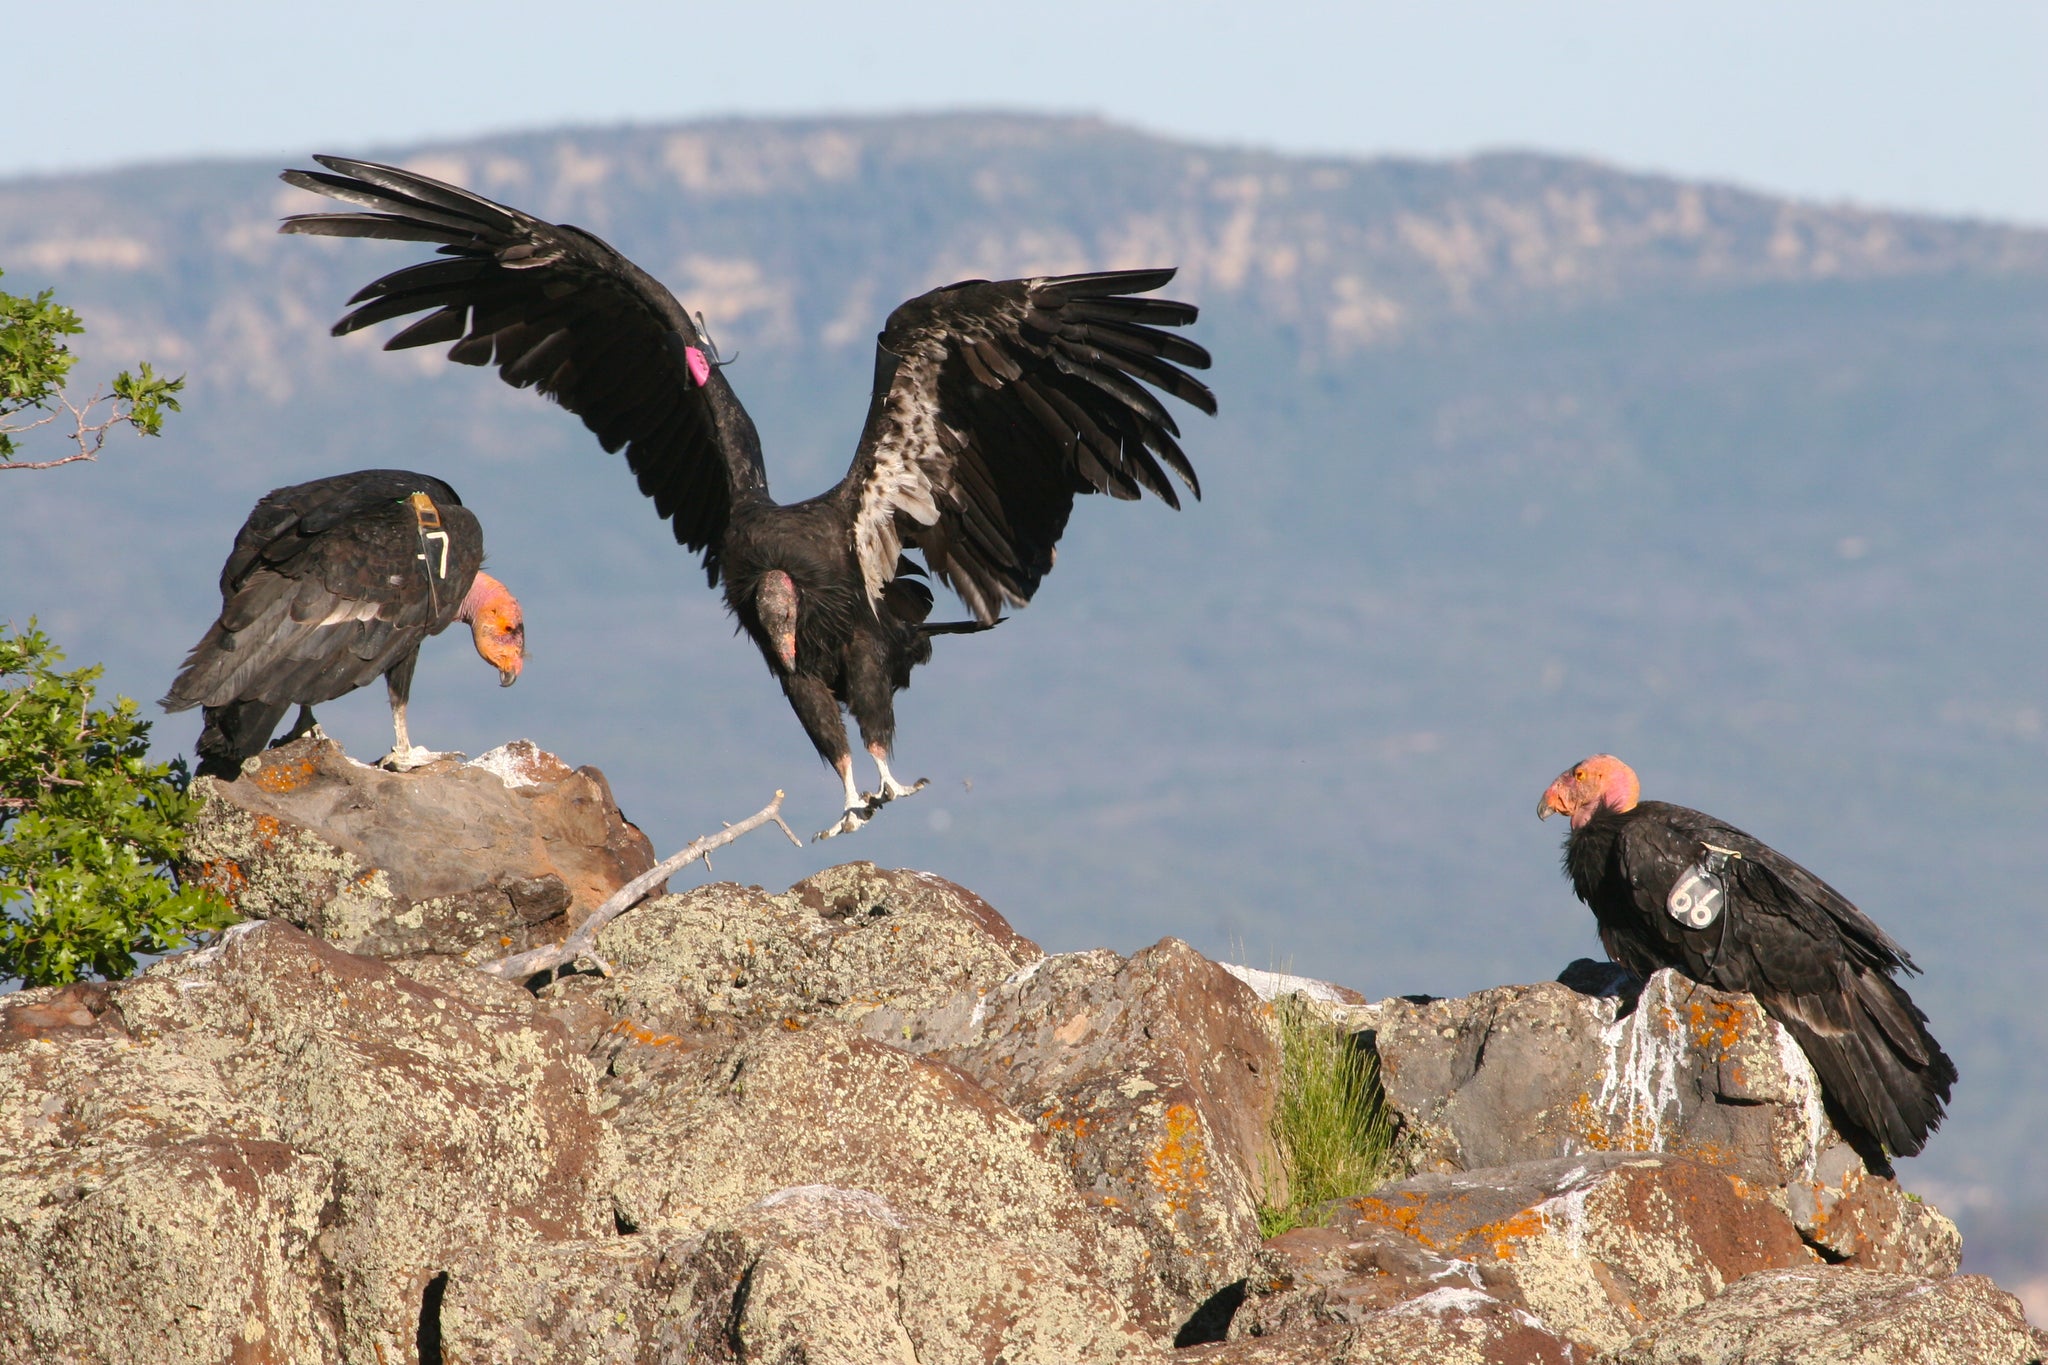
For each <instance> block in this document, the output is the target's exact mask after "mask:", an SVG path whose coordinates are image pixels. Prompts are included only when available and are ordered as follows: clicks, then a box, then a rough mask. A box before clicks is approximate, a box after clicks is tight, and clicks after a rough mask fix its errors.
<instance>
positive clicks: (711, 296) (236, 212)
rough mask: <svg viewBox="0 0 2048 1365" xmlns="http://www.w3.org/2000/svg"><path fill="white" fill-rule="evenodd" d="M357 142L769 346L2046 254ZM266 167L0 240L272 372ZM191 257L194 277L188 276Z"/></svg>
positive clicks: (1310, 349)
mask: <svg viewBox="0 0 2048 1365" xmlns="http://www.w3.org/2000/svg"><path fill="white" fill-rule="evenodd" d="M347 150H348V154H350V155H373V154H374V155H386V156H402V159H403V160H404V161H405V163H406V164H407V165H409V166H411V167H413V168H415V169H417V170H421V171H424V172H426V173H428V174H432V175H436V176H438V177H440V178H442V179H446V180H449V181H451V182H453V183H457V184H462V185H465V186H468V187H470V188H473V189H477V190H479V191H481V192H483V193H485V194H490V195H494V196H497V197H500V198H503V199H505V200H506V201H507V202H511V203H515V204H518V205H519V206H521V207H525V208H528V209H529V210H531V211H534V212H539V213H543V214H546V215H550V216H552V217H554V218H555V219H556V220H557V221H563V222H574V223H576V224H577V225H579V226H581V227H585V228H587V229H589V230H591V231H594V232H596V233H598V234H599V235H600V236H605V237H607V238H608V239H614V244H615V245H617V244H621V243H628V244H630V247H631V251H632V253H634V254H636V259H639V260H641V261H642V262H643V264H646V265H647V266H649V268H651V269H653V270H654V272H655V273H656V274H657V276H658V277H660V278H661V279H663V281H664V282H665V283H667V284H668V285H669V286H670V287H671V288H672V289H674V290H675V291H676V292H677V294H678V295H679V296H680V297H683V298H685V299H686V300H688V301H689V306H690V307H692V308H693V309H702V310H703V311H704V312H705V313H706V315H707V316H708V317H710V318H713V319H715V320H717V322H718V325H719V326H720V327H721V329H722V331H723V332H724V333H725V334H727V335H729V336H730V337H731V338H732V340H733V342H734V343H736V344H738V345H753V346H768V345H772V346H775V347H778V348H784V349H789V348H796V349H805V348H812V347H816V348H820V349H825V350H837V349H841V348H846V347H853V348H854V349H856V350H859V349H864V348H865V346H866V344H867V342H868V339H869V337H870V336H871V335H872V333H873V331H874V329H875V327H876V326H877V325H878V323H879V320H880V317H881V315H882V314H883V313H885V312H886V311H887V309H888V308H889V307H890V306H892V305H893V303H894V302H895V300H897V299H898V298H901V297H906V296H907V295H909V294H911V293H914V292H917V291H919V290H921V289H923V288H928V287H930V285H931V284H934V283H940V282H944V281H947V280H951V279H956V278H969V277H974V276H983V277H1002V276H1010V275H1017V274H1033V273H1055V272H1061V271H1070V270H1081V269H1095V268H1115V267H1130V266H1137V265H1142V264H1148V263H1153V262H1158V261H1172V262H1175V263H1177V264H1178V265H1179V267H1180V270H1181V275H1180V279H1179V281H1178V285H1179V288H1181V289H1182V290H1183V291H1184V292H1187V293H1189V294H1192V295H1196V296H1199V297H1201V298H1203V299H1205V300H1207V301H1209V302H1210V303H1211V304H1212V305H1214V304H1216V303H1218V302H1222V301H1226V300H1227V301H1228V302H1229V303H1230V304H1231V305H1233V306H1235V307H1239V308H1245V309H1253V310H1256V311H1257V312H1258V314H1259V315H1260V316H1261V317H1262V318H1264V319H1266V320H1267V321H1268V322H1269V323H1270V324H1271V325H1273V326H1276V327H1284V328H1286V329H1288V330H1289V331H1290V333H1291V334H1292V335H1293V336H1294V337H1295V338H1296V339H1297V341H1298V345H1299V347H1300V350H1301V356H1302V359H1303V360H1304V361H1306V362H1308V363H1311V364H1314V363H1341V362H1342V360H1343V359H1344V358H1345V357H1347V356H1348V355H1351V354H1352V353H1354V352H1356V351H1358V350H1359V349H1361V348H1367V347H1372V346H1377V345H1385V344H1390V343H1397V342H1400V341H1403V340H1406V339H1410V338H1413V337H1414V336H1415V335H1417V334H1418V333H1421V332H1425V331H1428V330H1430V329H1431V328H1432V327H1434V326H1438V325H1441V324H1443V323H1445V322H1455V321H1461V320H1467V319H1471V318H1476V317H1498V316H1499V315H1501V314H1503V313H1509V312H1516V311H1521V310H1526V309H1531V308H1542V307H1546V306H1550V307H1555V306H1570V305H1573V304H1585V303H1598V302H1603V301H1610V300H1613V299H1616V298H1620V297H1624V296H1636V295H1641V294H1642V293H1644V292H1646V291H1666V290H1689V289H1726V288H1731V287H1741V286H1746V285H1757V284H1769V283H1794V282H1807V283H1811V282H1816V281H1872V280H1899V279H1910V278H1927V277H1939V276H1943V275H1956V274H1974V275H1992V276H2003V275H2023V276H2029V277H2048V232H2041V231H2034V230H2027V229H2022V228H2013V227H2001V226H1995V225H1988V224H1976V223H1958V222H1952V221H1948V220H1943V219H1937V218H1925V217H1912V216H1905V215H1900V214H1892V213H1882V212H1875V211H1869V210H1862V209H1853V208H1842V207H1828V206H1822V205H1815V204H1807V203H1801V202H1798V201H1793V200H1783V199H1773V198H1769V197H1767V196H1764V195H1760V194H1755V193H1751V192H1748V191H1744V190H1739V189H1733V188H1728V187H1724V186H1716V185H1699V184H1692V183H1688V182H1684V181H1678V180H1672V179H1666V178H1662V177H1656V176H1645V175H1639V174H1630V173H1626V172H1621V171H1616V170H1611V169H1608V168H1606V167H1603V166H1600V165H1597V164H1595V163H1591V162H1585V161H1576V160H1568V159H1564V158H1559V157H1550V156H1542V155H1537V154H1531V153H1501V154H1492V155H1485V156H1479V157H1474V158H1471V159H1468V160H1463V161H1455V162H1425V161H1409V160H1399V159H1391V158H1388V159H1378V160H1372V161H1363V162H1360V161H1348V160H1341V159H1336V158H1316V159H1309V158H1299V157H1292V156H1285V155H1281V154H1277V153H1268V152H1257V151H1233V150H1222V149H1213V148H1202V147H1188V146H1184V145H1181V144H1176V143H1172V142H1168V141H1164V140H1162V139H1157V138H1153V137H1148V136H1146V135H1143V134H1139V133H1135V132H1132V131H1130V130H1127V129H1123V128H1120V127H1117V126H1115V125H1112V124H1106V123H1101V122H1096V121H1092V120H1079V119H1045V118H1026V117H1017V116H994V115H989V116H964V117H959V118H947V117H930V116H921V117H904V118H892V119H842V120H789V121H752V120H747V121H732V122H720V123H710V124H692V125H685V126H682V127H673V128H658V127H626V128H615V129H588V130H578V131H570V132H562V133H536V134H523V135H511V136H504V137H496V138H487V139H480V140H476V141H473V142H466V143H463V144H458V145H453V146H429V147H425V148H416V149H411V150H409V151H407V152H404V153H402V154H401V153H392V152H383V153H374V152H365V151H363V150H362V149H347ZM301 160H305V159H304V158H301ZM294 164H299V163H298V162H294ZM1084 165H1085V166H1086V167H1087V168H1088V175H1087V177H1086V178H1085V180H1083V181H1079V182H1077V180H1076V178H1075V176H1074V174H1073V172H1074V170H1075V168H1076V167H1077V166H1084ZM272 177H273V172H272V170H271V168H269V167H267V166H262V165H258V164H251V163H239V164H202V165H199V166H196V167H191V168H181V169H176V170H173V169H169V168H143V169H137V170H128V171H110V172H102V173H97V174H93V175H87V176H79V177H72V178H63V179H57V178H50V177H39V178H33V179H26V180H13V181H0V261H6V262H7V263H8V268H11V269H13V270H16V271H27V272H33V273H35V274H38V275H42V276H46V277H48V278H51V279H55V280H58V281H60V282H62V281H64V280H66V279H75V280H76V281H77V285H78V286H79V287H82V288H84V289H87V290H89V289H90V288H91V283H90V282H92V281H97V280H105V281H107V282H108V283H110V284H112V283H115V282H119V281H127V282H136V281H141V280H150V279H156V280H162V281H165V282H166V284H167V286H168V287H167V288H166V289H165V290H164V292H163V293H162V294H161V296H160V299H159V303H160V307H161V308H163V309H164V310H167V311H170V312H177V313H183V312H185V311H186V310H192V311H193V312H194V313H196V314H197V315H198V317H197V318H196V319H195V320H197V321H199V322H200V325H201V327H202V329H203V335H204V336H205V337H206V338H207V339H208V341H209V342H211V343H213V344H209V345H194V344H193V342H192V331H191V324H190V322H188V321H187V320H186V319H185V318H182V317H179V318H174V317H172V316H168V315H166V314H165V313H158V312H156V311H155V310H152V309H151V308H149V307H148V306H147V305H141V306H138V303H137V302H136V301H135V300H134V299H133V298H132V297H130V298H128V299H126V300H124V301H122V302H121V303H120V304H119V305H116V301H115V300H112V299H109V300H107V303H108V305H109V306H110V307H113V306H119V309H120V313H121V314H122V317H121V326H122V328H123V331H124V339H126V340H129V341H130V342H131V344H135V345H141V346H144V347H146V348H151V349H152V350H153V353H156V354H160V355H162V356H163V357H164V363H165V364H167V365H186V366H190V367H193V373H194V375H195V377H196V378H198V379H201V380H203V381H207V382H214V383H223V384H237V383H239V384H242V385H246V386H247V387H248V388H250V389H251V390H253V391H254V392H256V393H257V394H259V395H260V394H275V393H276V392H277V391H278V389H279V388H280V387H281V386H288V385H290V384H291V383H292V382H293V381H292V380H291V379H290V378H289V377H288V375H289V374H290V373H293V372H296V371H297V370H298V369H299V368H300V367H302V366H303V365H304V364H306V363H307V362H309V361H310V362H312V363H315V364H318V363H320V361H321V360H322V359H323V358H326V357H331V356H332V355H333V350H332V348H331V347H328V346H325V345H324V344H323V341H322V338H321V337H320V336H319V334H318V329H313V328H308V327H306V326H305V325H304V323H305V322H306V321H307V320H308V319H307V317H306V315H305V314H306V312H308V311H310V312H311V314H312V315H313V316H314V317H323V316H324V315H325V314H326V313H327V312H328V311H331V310H332V308H333V302H332V298H333V295H332V291H331V290H308V289H305V286H307V285H310V284H313V283H314V282H315V281H316V280H320V277H321V276H324V275H326V274H327V273H328V272H326V271H321V270H319V269H318V266H319V265H320V263H321V262H322V261H323V260H327V259H332V258H331V257H328V258H322V257H315V256H312V255H310V254H309V253H308V252H307V250H306V247H305V244H304V243H292V242H279V241H277V240H276V238H275V237H274V235H273V230H274V227H275V224H276V220H277V218H278V217H279V216H280V215H281V214H283V213H287V212H305V211H309V210H311V209H313V208H314V207H315V206H316V200H315V198H314V197H313V196H310V195H306V194H304V193H302V192H299V191H295V190H291V189H288V188H286V187H284V186H281V185H278V184H276V183H275V182H274V180H273V178H272ZM1104 183H1107V184H1110V185H1113V186H1114V187H1115V190H1116V197H1115V198H1114V199H1112V198H1110V197H1109V196H1106V195H1104V194H1103V193H1102V192H1101V189H1100V186H1101V185H1102V184H1104ZM771 201H772V202H774V203H776V204H777V205H778V206H779V207H778V209H777V211H776V215H775V217H776V218H777V219H778V220H779V225H780V226H781V227H782V228H784V230H783V231H780V232H776V233H774V234H773V235H770V236H765V237H764V236H763V234H761V233H760V231H759V225H758V223H757V222H756V215H757V213H758V211H759V210H760V208H761V207H762V206H763V205H764V204H767V203H769V202H771ZM855 205H858V206H859V207H860V208H862V209H863V210H864V211H862V212H859V213H850V212H848V211H847V210H848V209H849V208H851V207H853V206H855ZM877 207H879V213H877V212H875V211H874V210H875V209H876V208H877ZM202 261H204V262H205V263H206V265H207V266H209V267H211V268H208V269H195V267H197V266H199V265H200V263H201V262H202ZM849 261H858V262H859V263H860V265H861V267H863V268H860V269H857V270H853V271H848V270H846V269H845V264H846V263H848V262H849ZM826 263H830V264H829V265H827V264H826ZM821 266H823V267H825V268H821ZM223 267H225V268H226V269H228V270H235V269H236V267H244V268H257V267H260V268H261V269H262V270H263V271H264V272H265V275H266V277H268V278H271V279H273V280H275V281H277V283H278V284H279V285H280V286H281V287H279V288H277V290H276V292H275V295H274V297H273V298H272V299H270V300H269V301H268V306H259V307H258V308H256V309H255V310H253V311H252V310H251V308H250V305H249V301H248V300H247V299H246V298H243V297H241V296H240V295H239V294H236V295H233V296H222V295H221V294H219V293H216V292H214V288H215V286H216V285H217V284H218V283H219V282H220V280H219V277H220V273H221V270H222V268H223ZM180 280H182V281H185V282H186V283H187V285H188V287H196V288H197V289H198V290H199V291H203V293H202V296H201V297H199V298H192V297H180V296H179V294H178V292H177V287H176V284H175V282H176V281H180ZM320 282H322V283H324V280H320Z"/></svg>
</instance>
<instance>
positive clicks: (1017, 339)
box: [839, 269, 1216, 622]
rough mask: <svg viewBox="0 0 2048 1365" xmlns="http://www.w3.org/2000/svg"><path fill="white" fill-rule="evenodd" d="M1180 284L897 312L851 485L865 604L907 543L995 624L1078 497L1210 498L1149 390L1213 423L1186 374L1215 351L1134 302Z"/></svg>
mask: <svg viewBox="0 0 2048 1365" xmlns="http://www.w3.org/2000/svg"><path fill="white" fill-rule="evenodd" d="M1173 274H1174V272H1173V271H1172V270H1170V269H1169V270H1123V271H1108V272H1103V273H1100V274H1092V275H1061V276H1050V277H1044V278H1039V279H1029V280H1005V281H1002V282H999V283H990V282H989V281H986V280H970V281H966V282H964V283H961V284H955V285H949V286H947V287H946V288H944V289H935V290H933V291H932V292H930V293H928V294H924V295H922V296H920V297H918V298H915V299H912V300H911V301H910V302H908V303H906V304H904V305H903V306H902V307H900V308H898V309H897V310H896V311H895V312H894V313H892V314H890V315H889V322H888V325H887V326H886V327H884V328H883V330H882V335H881V337H880V339H879V341H878V343H877V346H876V349H875V386H874V395H873V398H872V401H871V403H870V406H869V408H868V421H867V428H866V430H865V431H864V432H863V433H862V436H861V443H860V449H859V451H858V452H857V453H856V454H855V456H854V461H853V467H852V468H851V469H850V470H848V471H847V475H846V479H845V481H844V482H843V483H842V484H841V485H840V487H839V495H840V496H841V497H844V498H846V499H848V500H850V501H851V502H852V503H853V516H854V549H855V551H856V552H857V554H858V556H859V560H860V568H861V577H862V579H863V580H864V582H865V585H866V588H867V594H868V598H869V600H870V601H878V600H879V599H880V597H881V595H882V591H883V589H884V588H885V587H886V586H887V585H888V583H889V581H890V579H891V578H893V577H894V576H895V573H896V565H897V562H898V561H897V555H898V552H899V551H900V550H901V549H902V548H903V547H905V546H912V547H915V548H917V549H920V550H923V551H924V555H925V560H926V562H927V563H928V564H929V566H930V568H931V571H932V572H933V573H934V574H935V575H937V577H938V578H939V579H940V580H941V581H942V582H944V583H946V584H947V585H948V586H949V587H951V588H952V589H953V590H954V591H955V592H957V593H959V594H960V596H961V598H962V600H964V601H965V602H966V603H967V605H968V607H969V608H970V609H971V610H972V611H973V612H974V614H975V616H976V617H977V618H978V619H979V620H981V621H983V622H989V621H993V620H995V619H996V616H997V614H998V613H999V612H1000V611H1001V610H1002V609H1003V607H1004V606H1005V605H1010V606H1022V605H1023V604H1024V603H1025V602H1027V601H1029V600H1030V599H1031V595H1032V594H1033V593H1034V592H1036V591H1037V590H1038V583H1039V580H1040V579H1042V578H1043V577H1044V576H1045V575H1046V573H1047V572H1049V571H1050V570H1051V568H1052V562H1053V548H1054V546H1055V545H1057V544H1058V542H1059V538H1060V533H1061V532H1062V531H1064V530H1065V529H1066V525H1067V515H1068V513H1069V512H1071V511H1072V510H1073V505H1074V496H1075V495H1076V494H1077V493H1107V494H1109V495H1110V496H1111V497H1116V498H1136V497H1139V496H1141V494H1142V493H1143V492H1144V491H1146V490H1149V491H1151V492H1152V493H1154V494H1156V495H1157V496H1158V497H1160V498H1161V499H1163V500H1164V501H1165V502H1166V503H1167V504H1168V505H1169V506H1172V507H1179V506H1180V499H1179V498H1178V497H1177V496H1176V495H1175V493H1174V489H1173V485H1172V484H1171V483H1170V482H1169V481H1168V479H1167V477H1166V470H1169V469H1170V470H1172V471H1173V473H1174V474H1175V475H1177V476H1179V478H1180V480H1181V482H1182V483H1184V484H1186V485H1187V487H1188V489H1189V491H1190V492H1192V493H1194V495H1195V496H1196V497H1200V496H1201V485H1200V483H1199V482H1198V481H1197V480H1196V478H1195V471H1194V468H1193V466H1191V465H1190V464H1189V463H1188V460H1187V456H1186V455H1184V454H1183V453H1182V452H1181V448H1180V445H1179V442H1178V441H1177V439H1176V438H1177V437H1178V436H1179V435H1180V428H1179V427H1178V426H1177V425H1175V423H1174V420H1173V415H1172V414H1171V413H1169V412H1168V411H1167V410H1166V407H1165V405H1164V404H1162V403H1161V402H1160V401H1159V399H1158V398H1157V397H1156V396H1155V395H1154V394H1153V393H1152V391H1151V389H1152V388H1156V389H1158V390H1160V391H1161V392H1163V393H1167V394H1171V395H1172V396H1174V397H1175V398H1178V399H1180V400H1181V401H1182V402H1185V403H1187V404H1189V405H1190V406H1192V407H1195V408H1197V409H1199V410H1201V411H1202V412H1206V413H1211V414H1213V413H1214V412H1215V411H1216V399H1215V396H1214V395H1213V394H1211V393H1210V392H1209V390H1208V388H1207V387H1206V386H1204V385H1203V384H1202V383H1201V382H1200V381H1198V380H1196V379H1195V378H1194V377H1193V376H1191V375H1189V374H1188V373H1186V371H1184V370H1182V369H1181V368H1179V367H1180V366H1183V365H1186V366H1190V367H1193V368H1195V369H1206V368H1208V365H1209V353H1208V352H1207V351H1205V350H1203V349H1202V348H1201V347H1200V346H1197V345H1196V344H1195V343H1194V342H1192V341H1189V340H1187V339H1186V338H1185V337H1182V336H1177V335H1175V334H1173V333H1170V332H1164V331H1161V330H1159V329H1160V328H1162V327H1180V326H1185V325H1186V324H1188V323H1190V322H1193V321H1194V320H1195V314H1196V310H1195V308H1194V306H1193V305H1191V304H1186V303H1176V302H1173V301H1172V300H1170V299H1148V298H1140V297H1136V296H1137V295H1141V294H1144V293H1147V292H1149V291H1151V290H1154V289H1158V288H1160V287H1161V286H1162V285H1164V284H1165V283H1166V282H1167V281H1168V280H1170V279H1172V278H1173ZM1147 385H1150V386H1151V388H1147V387H1146V386H1147ZM1162 466H1163V467H1162Z"/></svg>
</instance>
